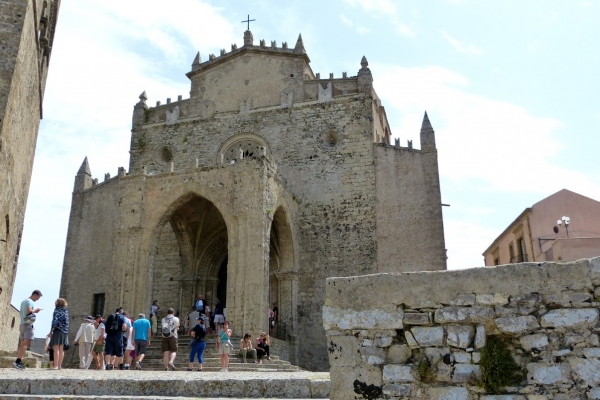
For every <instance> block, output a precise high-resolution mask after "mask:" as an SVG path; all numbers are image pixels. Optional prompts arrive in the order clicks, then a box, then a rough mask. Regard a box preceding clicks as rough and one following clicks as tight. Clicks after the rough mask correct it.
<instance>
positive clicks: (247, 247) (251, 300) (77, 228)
mask: <svg viewBox="0 0 600 400" xmlns="http://www.w3.org/2000/svg"><path fill="white" fill-rule="evenodd" d="M273 176H274V173H273V170H271V167H270V165H269V162H268V161H267V160H265V159H252V160H245V161H244V162H240V163H236V164H235V165H226V166H215V167H212V168H194V169H188V170H184V171H178V172H174V173H165V174H160V175H154V176H152V175H145V174H139V175H131V176H127V175H125V174H124V173H121V174H119V176H117V177H115V178H112V179H110V180H108V181H107V182H105V183H102V184H100V185H97V186H92V187H90V188H86V189H85V190H83V191H82V192H76V193H75V194H74V196H73V204H72V209H71V215H70V221H69V233H68V238H67V247H66V251H65V261H64V266H63V276H62V281H61V292H60V293H61V296H63V297H65V298H67V300H68V301H69V302H70V306H69V311H70V314H71V315H72V316H79V315H87V314H89V313H90V310H91V309H92V300H93V295H94V294H97V293H104V294H105V297H106V306H105V314H108V313H109V312H111V311H112V310H114V308H115V307H116V306H119V305H122V306H123V307H125V308H126V309H127V310H128V311H130V313H131V315H136V314H137V313H139V312H145V313H147V312H148V310H149V307H150V304H151V301H152V296H153V293H152V288H153V286H154V279H156V280H160V282H156V284H158V285H171V282H175V283H177V285H176V286H175V288H176V289H174V291H175V293H172V291H173V290H171V293H165V294H164V298H165V301H174V299H177V301H176V304H167V303H165V301H162V300H161V297H159V298H158V300H159V302H160V303H161V306H162V307H163V308H165V309H166V308H168V307H173V308H178V305H179V301H178V300H179V299H188V300H186V301H185V306H189V305H191V304H192V300H193V296H194V295H195V293H196V292H195V288H194V287H188V286H186V285H183V286H179V283H181V282H184V283H186V282H191V281H192V280H193V279H194V277H193V275H194V274H195V273H196V270H194V269H193V267H195V266H193V265H186V266H185V267H186V268H190V269H189V270H186V269H185V268H184V266H182V264H181V263H179V264H176V266H177V268H178V274H177V275H175V276H172V275H170V276H169V275H168V274H166V275H165V274H163V272H164V271H155V267H158V268H160V267H165V266H167V264H168V263H169V262H172V261H173V260H174V258H173V257H174V255H173V253H172V246H169V243H171V244H172V237H171V238H170V239H169V240H166V241H165V240H161V236H162V234H161V233H162V232H163V230H164V229H163V228H164V226H165V224H166V223H167V221H169V219H170V218H171V217H173V215H175V214H176V212H177V210H178V209H179V208H178V207H179V206H182V205H184V206H185V204H187V203H186V201H187V200H189V199H190V198H192V199H194V198H198V199H204V200H202V201H205V202H206V203H211V204H213V205H218V207H219V208H218V210H220V211H221V212H222V218H224V219H225V223H226V225H227V227H228V234H229V235H228V240H229V243H228V247H229V249H230V252H229V264H228V268H229V269H230V271H231V273H229V277H228V288H227V298H228V301H230V303H228V310H227V311H228V317H229V318H231V320H232V322H233V327H234V330H235V331H236V332H237V331H242V330H243V331H249V332H251V333H252V334H253V335H257V334H258V332H260V331H262V330H264V328H263V327H266V326H267V325H268V321H267V315H266V313H262V312H258V310H261V309H263V308H264V309H267V308H268V305H267V304H266V302H267V290H266V289H265V288H266V285H267V282H266V279H267V276H265V275H263V271H268V269H267V268H266V267H267V266H266V265H265V263H266V262H268V259H267V260H266V261H265V259H264V254H263V253H264V251H263V249H264V248H265V247H266V248H267V249H268V247H269V246H268V233H269V228H270V222H271V221H270V220H269V219H268V216H267V213H266V212H265V209H266V208H268V207H272V205H271V204H270V203H269V201H279V202H282V203H283V200H282V198H284V197H285V196H284V195H283V193H282V192H283V189H282V188H281V187H280V186H277V185H275V186H276V187H277V190H272V191H271V192H270V194H269V196H266V194H265V192H266V187H267V186H269V184H268V180H270V179H273ZM267 197H269V198H270V200H269V199H268V198H267ZM213 209H214V208H213ZM183 211H184V212H186V211H189V212H186V214H189V215H191V216H192V217H193V216H194V215H195V214H194V212H195V211H202V210H197V209H191V210H186V209H184V210H183ZM217 212H218V211H217ZM183 222H185V221H183ZM191 223H194V220H193V219H192V221H191ZM210 228H211V227H210V225H209V226H207V229H208V230H210ZM179 232H180V234H186V233H187V231H185V230H180V231H179ZM192 233H193V232H192ZM167 236H169V235H167ZM163 239H164V238H163ZM187 239H189V238H186V240H187ZM191 239H192V240H191V241H187V242H186V243H190V242H194V241H195V240H196V239H197V237H192V238H191ZM165 242H166V243H165ZM165 245H166V247H165ZM161 249H165V250H166V251H167V252H168V253H170V255H169V257H170V258H169V259H161V257H162V254H161ZM157 250H158V254H157ZM186 251H187V250H186V248H182V247H181V246H180V254H183V255H184V256H186V257H188V258H189V254H188V253H187V252H186ZM157 256H158V258H157ZM155 259H157V261H158V264H155V263H154V261H155ZM169 260H171V261H169ZM169 267H170V268H171V267H173V266H169ZM155 272H156V274H155ZM171 272H172V271H171ZM173 275H174V274H173ZM82 276H85V279H82ZM171 278H172V279H173V281H171ZM165 288H166V289H167V290H170V289H173V288H174V287H171V286H165ZM182 290H183V292H182ZM169 296H170V297H169ZM182 308H183V305H182ZM246 315H248V316H254V318H246V317H245V316H246ZM76 328H77V327H75V326H74V327H73V329H75V330H76ZM72 333H74V332H72Z"/></svg>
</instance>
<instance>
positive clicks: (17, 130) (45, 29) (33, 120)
mask: <svg viewBox="0 0 600 400" xmlns="http://www.w3.org/2000/svg"><path fill="white" fill-rule="evenodd" d="M59 5H60V1H58V0H51V1H42V0H28V1H24V0H3V1H0V287H2V289H3V293H2V295H0V350H4V351H12V350H14V349H16V342H14V341H13V340H12V336H11V335H12V328H11V321H12V310H11V304H10V299H11V297H12V294H13V285H14V282H15V277H16V273H17V265H18V258H19V251H20V246H21V237H22V232H23V221H24V216H25V206H26V204H27V195H28V193H29V184H30V180H31V169H32V167H33V156H34V153H35V146H36V140H37V134H38V127H39V122H40V118H41V116H42V108H41V104H42V98H43V93H44V86H45V80H46V74H47V72H48V71H47V67H48V62H49V57H50V49H51V47H52V46H51V45H52V41H53V37H54V27H55V24H56V18H57V13H58V7H59ZM32 290H33V289H32ZM18 325H19V321H17V329H18Z"/></svg>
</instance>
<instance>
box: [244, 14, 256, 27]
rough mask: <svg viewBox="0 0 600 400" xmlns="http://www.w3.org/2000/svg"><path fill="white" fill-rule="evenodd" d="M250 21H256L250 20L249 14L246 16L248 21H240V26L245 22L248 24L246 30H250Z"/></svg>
mask: <svg viewBox="0 0 600 400" xmlns="http://www.w3.org/2000/svg"><path fill="white" fill-rule="evenodd" d="M252 21H256V20H255V19H250V14H248V19H247V20H245V21H242V24H243V23H244V22H247V23H248V30H250V22H252Z"/></svg>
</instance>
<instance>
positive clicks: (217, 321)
mask: <svg viewBox="0 0 600 400" xmlns="http://www.w3.org/2000/svg"><path fill="white" fill-rule="evenodd" d="M223 322H225V316H224V315H223V314H218V315H215V324H222V323H223Z"/></svg>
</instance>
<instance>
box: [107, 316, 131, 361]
mask: <svg viewBox="0 0 600 400" xmlns="http://www.w3.org/2000/svg"><path fill="white" fill-rule="evenodd" d="M122 312H123V308H122V307H118V308H117V309H116V310H115V313H114V314H111V315H110V316H109V317H108V318H107V319H106V323H105V328H106V339H105V341H104V343H105V347H104V354H105V356H104V360H105V361H106V369H108V370H111V369H115V367H114V366H115V365H117V367H118V366H119V365H120V364H122V363H123V351H124V349H123V339H122V337H123V332H125V331H126V330H127V324H126V323H125V317H123V316H122V315H121V313H122Z"/></svg>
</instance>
